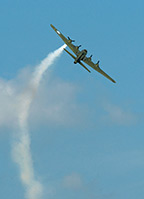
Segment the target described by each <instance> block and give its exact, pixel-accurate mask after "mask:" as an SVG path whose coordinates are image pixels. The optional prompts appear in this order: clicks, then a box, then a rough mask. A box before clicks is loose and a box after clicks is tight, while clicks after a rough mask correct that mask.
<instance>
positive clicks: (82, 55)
mask: <svg viewBox="0 0 144 199" xmlns="http://www.w3.org/2000/svg"><path fill="white" fill-rule="evenodd" d="M51 27H52V28H53V29H54V31H55V32H56V33H57V34H58V35H59V36H60V37H61V39H62V40H63V41H64V42H65V44H66V45H67V46H68V47H69V48H70V49H71V50H72V51H73V52H74V54H75V55H76V56H74V55H73V54H71V53H70V52H69V51H68V50H66V49H64V50H65V51H66V52H67V53H68V54H69V55H70V56H71V57H72V58H73V59H74V60H75V61H74V64H77V63H79V64H80V65H81V66H83V67H84V68H85V69H86V70H87V71H88V72H91V71H90V70H89V69H88V68H87V67H86V66H85V65H84V64H83V63H82V61H83V62H85V63H86V64H87V65H89V66H90V67H92V68H93V69H94V70H96V71H97V72H99V73H101V74H102V75H104V76H105V77H106V78H108V79H109V80H111V81H112V82H113V83H116V81H115V80H113V79H112V78H111V77H110V76H109V75H108V74H106V73H105V72H104V71H103V70H102V69H101V68H100V67H99V61H98V62H97V63H96V64H95V63H94V62H92V55H91V56H90V57H87V56H86V55H87V50H86V49H84V50H81V51H80V50H79V48H80V47H81V45H79V46H75V45H73V44H72V43H73V42H74V40H72V39H70V38H69V37H68V39H67V38H66V37H65V36H64V35H63V34H62V33H61V32H60V31H59V30H57V29H56V28H55V27H54V26H53V25H52V24H51Z"/></svg>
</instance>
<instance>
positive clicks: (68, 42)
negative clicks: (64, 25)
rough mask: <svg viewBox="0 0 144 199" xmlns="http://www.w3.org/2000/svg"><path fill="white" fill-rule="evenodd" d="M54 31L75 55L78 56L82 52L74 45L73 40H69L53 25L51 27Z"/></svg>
mask: <svg viewBox="0 0 144 199" xmlns="http://www.w3.org/2000/svg"><path fill="white" fill-rule="evenodd" d="M50 26H51V27H52V28H53V29H54V31H55V32H56V33H57V34H58V36H59V37H60V38H61V39H62V40H63V41H64V42H65V44H66V45H67V46H68V47H69V48H70V49H71V50H72V51H73V52H74V54H76V55H77V54H78V53H79V52H80V51H79V49H78V47H77V46H75V45H73V44H72V40H70V39H67V38H66V37H65V36H64V35H63V34H62V33H61V32H60V31H59V30H57V29H56V28H55V27H54V26H53V25H52V24H51V25H50Z"/></svg>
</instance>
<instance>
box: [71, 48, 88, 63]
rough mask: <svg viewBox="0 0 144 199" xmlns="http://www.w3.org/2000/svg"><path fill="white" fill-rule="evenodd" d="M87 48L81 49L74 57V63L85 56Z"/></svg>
mask: <svg viewBox="0 0 144 199" xmlns="http://www.w3.org/2000/svg"><path fill="white" fill-rule="evenodd" d="M86 54H87V50H86V49H84V50H82V51H81V52H80V53H79V54H78V55H77V57H76V59H75V61H74V64H76V63H79V62H80V61H81V60H83V59H84V58H85V57H86Z"/></svg>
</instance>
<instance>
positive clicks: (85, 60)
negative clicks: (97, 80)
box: [83, 58, 116, 83]
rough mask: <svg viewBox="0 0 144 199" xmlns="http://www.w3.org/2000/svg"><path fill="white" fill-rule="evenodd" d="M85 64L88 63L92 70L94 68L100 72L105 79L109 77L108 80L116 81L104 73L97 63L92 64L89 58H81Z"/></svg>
mask: <svg viewBox="0 0 144 199" xmlns="http://www.w3.org/2000/svg"><path fill="white" fill-rule="evenodd" d="M83 61H84V62H85V63H86V64H88V65H89V66H91V67H92V68H93V69H94V70H96V71H97V72H99V73H100V74H102V75H103V76H105V77H106V78H107V79H109V80H110V81H112V82H113V83H116V81H115V80H114V79H112V78H111V77H110V76H109V75H108V74H106V73H105V72H104V71H103V70H102V69H101V68H100V67H99V63H97V64H94V63H93V62H92V61H91V59H90V58H85V59H84V60H83Z"/></svg>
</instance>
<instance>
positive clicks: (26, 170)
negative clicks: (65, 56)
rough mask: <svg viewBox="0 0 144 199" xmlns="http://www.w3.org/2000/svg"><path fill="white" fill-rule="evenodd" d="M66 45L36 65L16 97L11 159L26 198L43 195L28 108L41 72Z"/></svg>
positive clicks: (38, 198) (37, 85) (35, 198)
mask: <svg viewBox="0 0 144 199" xmlns="http://www.w3.org/2000/svg"><path fill="white" fill-rule="evenodd" d="M65 47H66V45H63V46H62V47H60V48H59V49H57V50H55V51H54V52H52V53H50V54H48V56H47V57H46V58H45V59H44V60H43V61H42V62H41V63H40V64H39V65H38V66H37V67H36V69H35V71H34V72H33V74H32V78H31V80H30V82H29V84H28V86H27V88H26V89H25V90H24V91H23V92H22V93H21V95H20V96H19V98H18V131H19V132H18V133H17V135H16V137H15V141H14V143H13V148H12V149H13V151H12V153H13V159H14V161H15V162H16V163H17V165H18V167H19V170H20V179H21V182H22V184H23V185H24V187H25V189H26V198H27V199H40V198H42V195H43V185H42V184H41V183H40V182H39V181H38V180H37V179H36V177H35V173H34V167H33V161H32V157H31V149H30V144H31V141H30V135H29V128H28V117H29V110H30V106H31V103H32V101H33V100H34V97H35V94H36V92H37V90H38V87H39V85H40V81H41V79H42V78H43V74H44V73H45V72H46V70H47V69H48V68H49V67H50V66H51V65H52V64H53V63H54V61H55V60H56V59H57V58H58V57H59V56H60V55H61V53H62V51H63V49H64V48H65Z"/></svg>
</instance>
